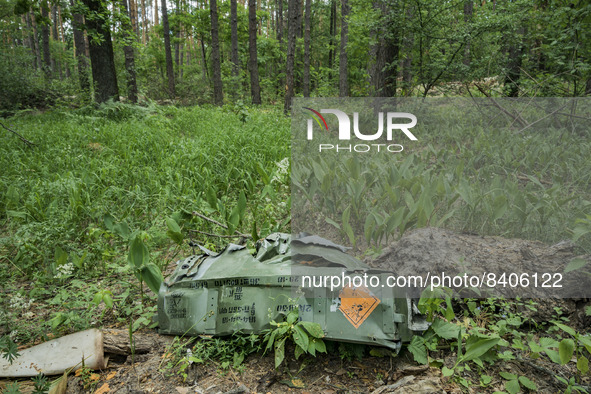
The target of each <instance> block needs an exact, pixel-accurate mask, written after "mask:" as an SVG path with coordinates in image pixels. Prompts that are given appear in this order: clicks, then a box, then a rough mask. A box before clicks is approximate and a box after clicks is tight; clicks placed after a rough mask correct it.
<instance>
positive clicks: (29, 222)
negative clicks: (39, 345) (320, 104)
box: [0, 103, 290, 340]
mask: <svg viewBox="0 0 591 394" xmlns="http://www.w3.org/2000/svg"><path fill="white" fill-rule="evenodd" d="M244 111H245V110H244V108H240V111H238V110H236V111H235V110H234V109H233V108H232V107H225V108H224V109H221V108H214V107H193V108H182V109H179V108H175V107H157V106H152V107H148V108H141V107H133V106H130V105H125V104H120V103H111V104H107V105H103V106H102V107H100V108H99V109H93V108H89V107H83V108H81V109H78V110H73V111H72V110H64V111H60V110H55V111H49V112H46V113H43V114H28V113H23V114H20V115H17V116H15V117H13V118H10V119H8V121H7V122H6V123H8V124H10V125H11V126H12V128H13V129H15V130H18V132H19V133H21V134H23V135H25V136H26V137H27V138H28V139H30V140H32V141H34V142H35V143H36V144H37V146H35V147H33V148H29V147H27V146H25V145H23V144H22V143H21V142H20V141H19V140H18V139H16V138H15V137H14V136H13V135H11V134H10V133H2V134H0V150H1V152H0V167H1V168H2V171H1V172H0V174H1V175H0V228H2V237H1V238H0V265H1V266H2V274H0V275H1V277H0V280H1V281H2V283H3V286H2V287H3V291H2V292H1V293H0V303H1V304H2V305H3V308H2V309H3V310H6V311H7V312H6V313H7V314H9V316H5V317H12V318H8V319H0V320H2V321H5V322H6V326H4V327H3V329H4V330H5V331H6V332H12V331H14V330H15V329H16V326H18V327H19V328H20V329H19V330H18V331H19V332H20V333H24V332H27V329H26V326H27V324H24V322H23V321H18V319H15V318H16V315H14V314H12V312H11V311H10V308H4V306H5V305H8V304H9V303H10V300H11V298H12V297H13V295H14V294H15V293H14V292H18V294H20V295H21V296H22V297H23V298H24V299H26V300H30V299H34V300H35V302H34V303H33V310H35V307H36V306H37V307H39V308H38V309H39V311H38V312H39V315H37V312H35V316H31V318H30V319H28V320H26V322H28V323H30V326H31V332H32V333H35V332H37V333H38V332H40V331H44V330H45V329H53V330H55V329H67V330H73V329H81V328H85V327H86V326H89V325H92V324H97V320H100V316H94V315H96V314H97V313H99V315H100V312H99V309H97V307H96V306H95V305H93V304H92V303H91V302H90V301H91V300H92V299H93V297H94V296H95V294H96V292H97V291H100V290H104V289H103V286H109V289H110V290H113V292H114V293H115V296H116V297H115V298H116V299H117V296H120V295H121V294H122V293H123V292H124V290H125V289H126V288H128V287H129V284H128V283H126V282H125V281H130V280H131V279H130V278H129V272H128V269H127V264H126V262H125V257H126V247H127V244H126V242H125V241H124V240H123V239H122V238H121V237H118V236H117V231H112V229H111V230H110V229H109V228H110V226H109V225H108V224H107V223H106V218H107V217H108V218H111V219H112V220H113V221H114V222H115V223H125V224H126V225H127V227H128V228H129V229H130V231H132V232H134V231H141V232H143V233H144V235H145V238H146V240H147V243H148V246H149V248H150V249H151V250H152V251H153V253H152V256H153V257H154V258H155V259H157V260H160V263H159V264H160V265H165V264H164V263H163V262H162V260H167V259H168V260H170V259H171V258H172V252H171V249H173V245H174V244H173V242H172V241H171V240H170V239H169V238H168V236H167V226H166V218H168V217H175V218H176V220H177V221H179V224H181V225H182V226H184V228H185V230H186V229H187V228H191V229H195V228H198V229H200V230H203V231H206V232H211V233H223V232H224V231H225V230H224V229H222V228H219V227H216V226H215V225H213V224H211V223H209V222H207V221H204V220H201V219H199V218H195V217H192V215H190V213H191V212H192V211H199V212H201V213H204V214H207V215H208V216H210V217H212V218H214V219H216V220H218V221H220V222H222V223H227V222H228V220H229V219H230V218H229V215H230V209H231V208H232V207H234V206H235V205H236V204H237V200H238V199H239V196H240V193H241V192H242V193H244V194H245V197H246V198H247V201H248V203H247V206H246V208H245V212H242V213H241V218H242V219H243V220H242V221H241V223H239V225H238V227H239V230H240V231H242V232H246V233H248V234H250V233H251V232H252V231H251V227H252V226H251V223H253V222H256V230H257V234H266V233H269V232H272V231H277V230H283V231H289V228H288V227H285V225H286V223H287V222H286V220H285V219H286V218H287V217H288V216H289V211H288V207H287V206H286V204H285V203H284V202H285V201H286V200H287V196H288V194H289V187H288V178H286V176H285V175H283V176H282V177H281V176H279V177H277V176H276V177H274V175H275V174H276V173H277V172H278V171H279V169H278V166H277V163H278V162H280V161H281V160H283V159H285V158H286V157H289V155H290V151H289V142H288V141H289V120H288V119H286V118H285V117H284V116H283V115H282V114H281V112H280V111H279V110H276V109H274V108H263V109H257V110H250V111H248V116H247V117H245V116H244ZM272 179H273V181H272ZM263 191H264V192H263ZM206 196H208V197H207V198H206ZM208 201H209V202H208ZM281 202H283V204H281ZM185 233H186V231H185ZM193 238H194V240H195V241H196V242H199V243H201V244H204V245H206V247H208V248H211V249H215V248H216V247H219V246H221V245H223V244H225V242H226V241H227V240H225V239H217V238H212V237H206V236H203V235H200V234H195V235H193ZM189 250H190V249H189V248H188V247H187V245H186V243H185V246H184V251H185V252H187V253H189ZM61 251H64V252H65V253H66V255H65V257H61V258H60V256H63V252H61ZM176 252H179V250H176ZM82 257H84V258H83V262H82V265H81V267H79V268H76V267H74V270H73V272H71V273H68V274H67V275H64V276H63V278H62V277H60V271H63V270H62V269H58V268H59V267H62V266H63V265H64V264H70V265H71V264H72V263H74V262H79V260H80V258H82ZM167 262H170V261H167ZM117 275H123V276H121V279H119V284H118V285H115V284H113V279H114V278H113V276H117ZM102 279H104V282H106V283H105V284H102V283H101V280H102ZM121 280H123V282H121ZM31 281H32V282H33V284H34V285H33V286H24V287H23V286H22V284H23V283H31ZM115 283H117V282H116V281H115ZM111 286H112V288H111ZM65 289H68V291H69V295H68V294H62V295H63V297H59V298H56V297H57V296H58V295H59V294H61V293H62V292H63V291H64V290H65ZM68 291H66V293H68ZM130 298H133V297H130ZM46 302H48V303H49V304H50V308H51V309H52V312H53V314H50V315H49V316H47V315H46V314H45V313H41V310H42V309H43V306H44V305H43V304H44V303H46ZM116 308H117V305H116ZM68 309H73V310H75V311H76V313H75V314H74V313H72V314H71V316H70V315H68V313H69V312H65V311H67V310H68ZM58 310H63V311H64V312H63V313H65V315H63V316H62V315H60V316H58V318H57V319H58V320H53V323H51V322H50V321H51V319H55V318H56V315H57V313H60V312H58ZM18 311H19V309H16V310H15V312H18ZM75 315H80V317H79V319H78V318H77V317H76V316H75ZM90 317H92V318H90ZM68 318H71V319H73V320H76V319H78V320H80V324H76V327H72V326H73V324H69V323H72V321H70V320H71V319H70V320H68ZM40 320H41V321H43V320H44V321H45V323H40V324H37V323H39V321H40ZM58 321H61V322H60V323H59V324H57V323H56V322H58ZM83 322H85V323H83ZM36 326H37V327H41V329H34V328H35V327H36ZM48 326H49V327H48ZM19 335H21V334H19ZM22 335H24V334H22ZM32 335H33V336H34V335H35V334H32ZM17 338H18V339H21V340H28V339H29V338H26V337H24V336H17Z"/></svg>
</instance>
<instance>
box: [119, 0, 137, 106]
mask: <svg viewBox="0 0 591 394" xmlns="http://www.w3.org/2000/svg"><path fill="white" fill-rule="evenodd" d="M120 2H121V7H122V9H123V12H124V16H123V20H122V22H121V30H122V33H121V34H122V36H123V37H122V39H123V53H124V54H125V72H126V73H127V96H128V98H129V101H131V102H132V103H137V82H136V76H135V55H134V50H133V41H134V36H133V34H132V29H133V28H132V26H131V17H130V15H129V7H128V5H127V0H120Z"/></svg>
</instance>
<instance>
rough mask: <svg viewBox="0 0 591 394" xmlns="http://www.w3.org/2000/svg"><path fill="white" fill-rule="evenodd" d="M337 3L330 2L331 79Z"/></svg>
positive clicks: (329, 59)
mask: <svg viewBox="0 0 591 394" xmlns="http://www.w3.org/2000/svg"><path fill="white" fill-rule="evenodd" d="M336 20H337V3H336V0H331V2H330V24H329V32H328V34H329V36H330V37H329V41H328V69H329V75H328V78H329V80H332V67H333V65H334V52H335V51H334V47H335V41H336V40H335V36H336V34H337V26H336Z"/></svg>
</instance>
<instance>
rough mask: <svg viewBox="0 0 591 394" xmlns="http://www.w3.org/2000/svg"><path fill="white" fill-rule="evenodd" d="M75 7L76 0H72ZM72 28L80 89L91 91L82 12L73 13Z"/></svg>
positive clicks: (71, 2) (71, 3)
mask: <svg viewBox="0 0 591 394" xmlns="http://www.w3.org/2000/svg"><path fill="white" fill-rule="evenodd" d="M70 5H71V6H72V7H74V0H70ZM72 19H73V21H72V30H73V33H74V47H75V48H76V62H77V63H78V81H79V83H80V89H82V90H83V91H86V92H88V91H90V80H89V78H88V77H89V75H88V58H87V57H86V41H84V33H83V30H82V29H84V18H83V17H82V15H81V14H77V13H75V14H72Z"/></svg>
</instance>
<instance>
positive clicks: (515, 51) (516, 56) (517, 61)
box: [504, 27, 524, 97]
mask: <svg viewBox="0 0 591 394" xmlns="http://www.w3.org/2000/svg"><path fill="white" fill-rule="evenodd" d="M523 32H524V30H523V27H521V28H519V29H518V30H517V33H518V34H517V35H516V36H517V37H516V38H515V39H520V38H519V37H522V35H523ZM507 55H508V59H507V68H506V72H505V87H504V93H505V95H506V96H507V97H517V96H519V77H520V74H521V55H522V48H521V42H520V41H518V42H513V43H511V44H509V48H508V51H507Z"/></svg>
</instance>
